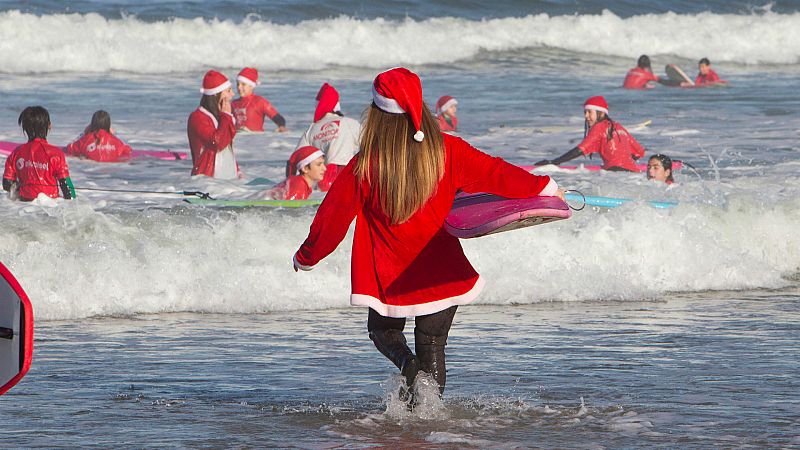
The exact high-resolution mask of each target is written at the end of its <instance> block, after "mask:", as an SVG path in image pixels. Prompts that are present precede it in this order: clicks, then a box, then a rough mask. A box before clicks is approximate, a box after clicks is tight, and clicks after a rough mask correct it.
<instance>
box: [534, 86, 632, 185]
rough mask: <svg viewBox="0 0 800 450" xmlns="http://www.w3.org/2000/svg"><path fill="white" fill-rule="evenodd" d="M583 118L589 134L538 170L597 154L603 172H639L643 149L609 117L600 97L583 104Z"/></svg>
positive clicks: (606, 106)
mask: <svg viewBox="0 0 800 450" xmlns="http://www.w3.org/2000/svg"><path fill="white" fill-rule="evenodd" d="M583 117H584V118H585V119H586V126H587V127H588V128H589V131H588V133H587V134H586V136H585V137H584V138H583V141H581V143H580V144H578V146H577V147H575V148H573V149H572V150H570V151H568V152H566V153H564V154H563V155H561V156H559V157H558V158H556V159H553V160H549V159H543V160H541V161H539V162H537V163H536V165H537V166H544V165H548V164H555V165H559V164H563V163H565V162H567V161H569V160H572V159H575V158H577V157H578V156H588V155H590V154H592V153H599V154H600V157H601V158H602V159H603V169H604V170H616V171H619V170H627V171H631V172H638V171H639V169H638V168H637V167H636V160H637V159H639V158H641V157H642V156H644V151H645V150H644V147H642V145H641V144H639V142H638V141H636V139H634V138H633V136H631V134H630V133H628V130H626V129H625V127H623V126H622V125H621V124H619V123H618V122H615V121H613V120H611V118H610V117H609V116H608V103H606V99H605V98H603V97H601V96H596V97H591V98H589V99H588V100H586V102H585V103H584V104H583Z"/></svg>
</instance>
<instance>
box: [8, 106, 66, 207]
mask: <svg viewBox="0 0 800 450" xmlns="http://www.w3.org/2000/svg"><path fill="white" fill-rule="evenodd" d="M17 123H18V124H19V125H20V126H21V127H22V129H23V130H24V131H25V134H27V135H28V142H27V143H25V144H22V145H20V146H19V147H17V148H16V149H14V151H13V152H11V154H10V155H8V158H7V159H6V167H5V172H3V189H4V190H5V191H7V192H8V193H9V195H10V196H11V198H12V199H17V198H19V199H20V200H22V201H25V202H29V201H31V200H34V199H36V197H38V196H39V194H44V195H46V196H48V197H51V198H57V197H58V190H59V188H60V189H61V194H62V195H63V197H64V198H65V199H68V200H69V199H72V198H75V188H74V187H73V186H72V180H70V178H69V167H68V166H67V160H66V158H65V157H64V152H62V151H61V149H60V148H58V147H56V146H54V145H50V144H49V143H47V134H48V133H49V132H50V113H48V112H47V110H46V109H44V108H43V107H41V106H29V107H27V108H25V109H24V110H22V114H20V115H19V119H18V120H17Z"/></svg>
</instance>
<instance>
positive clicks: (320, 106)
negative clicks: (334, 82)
mask: <svg viewBox="0 0 800 450" xmlns="http://www.w3.org/2000/svg"><path fill="white" fill-rule="evenodd" d="M341 108H342V107H341V105H339V92H338V91H337V90H336V89H335V88H334V87H333V86H331V85H330V84H328V83H324V84H323V85H322V87H321V88H319V92H317V109H316V110H315V111H314V122H316V121H318V120H319V119H322V118H323V117H325V114H328V113H329V112H336V111H340V110H341Z"/></svg>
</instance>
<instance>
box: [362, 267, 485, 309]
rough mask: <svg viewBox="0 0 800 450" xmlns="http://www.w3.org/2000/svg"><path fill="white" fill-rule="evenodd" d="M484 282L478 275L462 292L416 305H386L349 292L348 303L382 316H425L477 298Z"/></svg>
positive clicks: (377, 300) (374, 298) (370, 297)
mask: <svg viewBox="0 0 800 450" xmlns="http://www.w3.org/2000/svg"><path fill="white" fill-rule="evenodd" d="M485 284H486V282H485V281H484V279H483V277H481V276H480V275H479V276H478V279H477V281H475V285H473V286H472V288H471V289H470V290H469V291H467V292H466V293H464V294H461V295H456V296H454V297H449V298H444V299H441V300H435V301H431V302H427V303H420V304H417V305H387V304H385V303H383V302H382V301H381V300H380V299H379V298H377V297H373V296H371V295H365V294H350V304H351V305H352V306H367V307H369V308H372V309H373V310H375V312H377V313H378V314H380V315H382V316H384V317H395V318H401V317H416V316H425V315H428V314H434V313H437V312H439V311H444V310H445V309H447V308H449V307H451V306H456V305H466V304H468V303H472V302H473V301H474V300H475V299H476V298H478V295H479V294H480V293H481V291H482V290H483V287H484V285H485Z"/></svg>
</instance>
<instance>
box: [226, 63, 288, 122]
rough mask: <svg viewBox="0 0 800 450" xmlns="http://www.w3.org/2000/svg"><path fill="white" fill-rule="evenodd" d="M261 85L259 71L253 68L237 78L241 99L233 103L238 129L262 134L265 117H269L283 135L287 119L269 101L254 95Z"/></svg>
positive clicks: (241, 73)
mask: <svg viewBox="0 0 800 450" xmlns="http://www.w3.org/2000/svg"><path fill="white" fill-rule="evenodd" d="M259 84H261V82H260V81H258V71H257V70H256V69H254V68H252V67H245V68H244V69H242V70H241V72H239V75H238V76H237V77H236V90H237V91H239V98H237V99H236V100H234V101H233V102H231V107H232V108H233V116H234V117H235V118H236V127H237V128H238V129H240V130H246V131H257V132H261V131H264V117H269V119H270V120H272V121H273V122H275V125H277V126H278V129H277V131H278V133H283V132H284V131H286V119H284V118H283V116H282V115H280V113H278V110H277V109H275V107H274V106H272V103H270V102H269V100H267V99H266V98H264V97H262V96H260V95H256V94H254V93H253V91H254V90H255V89H256V86H258V85H259Z"/></svg>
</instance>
